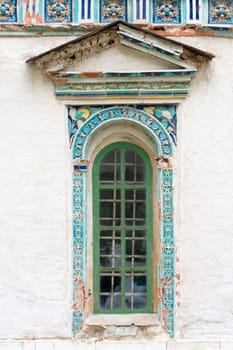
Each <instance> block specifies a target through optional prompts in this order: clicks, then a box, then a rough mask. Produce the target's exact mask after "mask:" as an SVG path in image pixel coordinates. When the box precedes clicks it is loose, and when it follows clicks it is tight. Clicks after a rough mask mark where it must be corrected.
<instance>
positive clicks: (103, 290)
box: [93, 143, 153, 313]
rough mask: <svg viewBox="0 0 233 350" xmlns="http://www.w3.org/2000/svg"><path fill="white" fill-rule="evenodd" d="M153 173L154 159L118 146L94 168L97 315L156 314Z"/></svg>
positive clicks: (124, 145) (104, 153) (132, 148)
mask: <svg viewBox="0 0 233 350" xmlns="http://www.w3.org/2000/svg"><path fill="white" fill-rule="evenodd" d="M151 191H152V170H151V164H150V160H149V157H148V155H147V154H146V153H145V152H144V151H143V150H142V149H140V148H139V147H137V146H135V145H132V144H129V143H115V144H112V145H110V146H108V147H107V148H105V149H104V150H103V151H101V152H100V154H99V155H97V157H96V160H95V162H94V168H93V220H94V225H93V226H94V239H93V243H94V245H93V257H94V262H93V265H94V279H93V281H94V312H98V313H99V312H101V313H136V312H152V305H153V302H152V289H153V287H152V285H153V284H152V276H153V268H152V266H153V263H152V247H153V237H152V193H151Z"/></svg>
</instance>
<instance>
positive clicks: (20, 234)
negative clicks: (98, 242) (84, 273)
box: [0, 38, 70, 338]
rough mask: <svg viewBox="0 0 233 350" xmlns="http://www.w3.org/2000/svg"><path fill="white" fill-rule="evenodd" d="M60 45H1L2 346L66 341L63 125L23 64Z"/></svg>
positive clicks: (45, 90) (43, 85) (39, 81)
mask: <svg viewBox="0 0 233 350" xmlns="http://www.w3.org/2000/svg"><path fill="white" fill-rule="evenodd" d="M61 41H62V42H63V41H64V38H63V39H62V40H61V39H59V40H58V39H45V38H41V39H37V38H27V39H21V38H18V39H16V38H15V39H13V38H1V40H0V62H1V64H0V77H1V79H0V84H1V87H0V105H1V117H0V132H1V136H0V154H1V172H0V197H1V202H0V242H1V244H0V338H12V337H13V338H23V337H30V338H34V337H40V336H41V337H51V336H53V337H54V336H67V335H69V334H70V323H69V320H70V283H69V276H70V259H69V246H70V244H69V229H68V228H69V222H68V216H67V205H69V202H70V198H69V195H68V194H69V193H70V192H69V191H68V190H67V189H68V188H69V187H70V186H69V185H68V184H69V181H70V172H69V170H70V169H69V166H70V163H69V161H68V156H69V152H67V149H68V140H67V133H66V117H65V113H64V108H63V106H62V105H59V104H58V103H57V102H56V100H55V98H54V95H53V87H52V85H51V83H50V82H49V81H48V79H47V78H46V77H44V76H42V75H41V74H40V72H38V71H37V70H36V69H34V68H33V67H32V66H29V65H26V64H25V60H26V59H27V58H29V57H30V56H31V55H33V54H36V53H39V52H41V51H43V50H46V49H49V48H51V47H52V46H54V45H55V44H56V45H57V44H58V43H59V42H61Z"/></svg>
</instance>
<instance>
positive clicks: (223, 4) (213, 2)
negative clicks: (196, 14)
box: [209, 0, 233, 24]
mask: <svg viewBox="0 0 233 350" xmlns="http://www.w3.org/2000/svg"><path fill="white" fill-rule="evenodd" d="M209 23H216V24H231V23H233V1H229V0H210V1H209Z"/></svg>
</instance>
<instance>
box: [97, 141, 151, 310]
mask: <svg viewBox="0 0 233 350" xmlns="http://www.w3.org/2000/svg"><path fill="white" fill-rule="evenodd" d="M116 149H117V150H119V151H120V184H117V185H116V184H113V185H112V184H106V185H105V184H101V185H100V184H99V171H100V164H101V161H102V160H103V158H104V157H105V156H106V155H107V154H108V153H109V152H111V151H113V150H116ZM125 150H132V151H134V152H136V153H137V154H138V155H139V156H140V157H141V158H142V159H143V160H144V162H145V169H146V179H145V185H136V186H135V185H133V184H125V181H124V175H125V173H124V169H125V160H124V157H125ZM142 188H143V189H145V190H146V224H145V225H142V226H135V225H132V226H130V225H126V223H125V222H124V221H125V198H124V195H125V190H126V189H142ZM100 189H119V190H120V192H121V225H120V226H101V225H100V224H99V217H100V208H99V190H100ZM152 207H153V206H152V168H151V163H150V159H149V157H148V155H147V154H146V152H145V151H144V150H142V149H141V148H139V147H138V146H136V145H133V144H130V143H126V142H118V143H113V144H111V145H109V146H108V147H106V148H104V149H103V150H102V151H101V152H100V153H99V154H98V155H97V157H96V159H95V162H94V166H93V227H94V232H93V270H94V276H93V282H94V312H95V313H111V314H112V313H118V314H119V313H142V312H152V311H153V297H152V295H153V293H152V291H153V270H152V266H153V258H152V253H153V252H152V247H153V229H152V227H153V215H152ZM100 229H106V230H107V229H111V230H114V229H115V230H118V231H120V232H121V266H120V267H118V268H117V267H114V268H112V267H111V268H110V267H101V266H100V262H99V261H100V244H99V231H100ZM143 229H144V230H146V231H147V234H146V237H147V240H146V264H145V265H144V266H133V267H127V266H125V259H126V249H125V248H126V239H125V234H126V230H129V231H130V230H143ZM112 271H114V272H118V273H120V275H121V292H120V295H121V307H120V308H116V309H105V308H102V307H101V305H100V278H99V276H100V273H101V272H102V273H103V272H109V273H111V272H112ZM130 272H145V273H146V296H147V298H146V299H147V303H146V307H145V308H138V309H129V308H127V307H126V304H125V295H126V284H125V275H126V273H130Z"/></svg>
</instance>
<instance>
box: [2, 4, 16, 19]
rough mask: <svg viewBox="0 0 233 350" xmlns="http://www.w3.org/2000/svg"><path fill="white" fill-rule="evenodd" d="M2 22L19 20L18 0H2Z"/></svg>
mask: <svg viewBox="0 0 233 350" xmlns="http://www.w3.org/2000/svg"><path fill="white" fill-rule="evenodd" d="M0 22H17V0H5V1H1V3H0Z"/></svg>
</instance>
